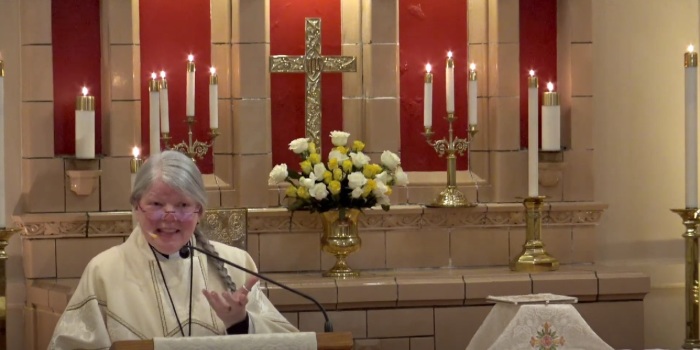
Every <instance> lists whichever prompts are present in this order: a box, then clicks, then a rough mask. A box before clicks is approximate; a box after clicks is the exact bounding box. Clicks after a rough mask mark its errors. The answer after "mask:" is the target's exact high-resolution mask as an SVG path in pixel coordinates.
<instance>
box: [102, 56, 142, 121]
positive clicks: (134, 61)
mask: <svg viewBox="0 0 700 350" xmlns="http://www.w3.org/2000/svg"><path fill="white" fill-rule="evenodd" d="M109 50H110V65H111V67H110V81H111V84H112V85H111V87H110V90H111V91H112V96H111V99H112V100H127V101H133V100H140V99H141V90H140V88H139V87H140V86H141V51H140V50H139V46H132V45H112V46H110V48H109ZM139 115H140V114H139Z"/></svg>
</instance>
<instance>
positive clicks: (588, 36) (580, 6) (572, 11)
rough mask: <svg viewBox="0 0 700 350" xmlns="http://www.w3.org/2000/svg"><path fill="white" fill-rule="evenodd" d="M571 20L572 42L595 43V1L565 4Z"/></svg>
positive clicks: (585, 0) (581, 0)
mask: <svg viewBox="0 0 700 350" xmlns="http://www.w3.org/2000/svg"><path fill="white" fill-rule="evenodd" d="M564 3H565V4H566V5H565V6H567V7H568V10H569V11H568V14H567V15H568V16H569V18H570V20H571V41H572V42H583V43H589V42H591V41H593V1H592V0H577V1H566V2H564Z"/></svg>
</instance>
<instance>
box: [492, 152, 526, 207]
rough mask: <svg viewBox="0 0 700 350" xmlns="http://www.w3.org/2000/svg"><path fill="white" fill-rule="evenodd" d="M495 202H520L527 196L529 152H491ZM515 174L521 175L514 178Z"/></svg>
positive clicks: (493, 199)
mask: <svg viewBox="0 0 700 350" xmlns="http://www.w3.org/2000/svg"><path fill="white" fill-rule="evenodd" d="M490 155H491V159H490V160H489V164H490V165H491V181H492V185H493V198H491V200H492V201H494V202H520V201H521V199H518V198H516V197H521V198H522V197H525V196H526V195H527V175H526V174H527V152H525V151H519V152H491V153H490ZM513 174H521V175H520V176H513Z"/></svg>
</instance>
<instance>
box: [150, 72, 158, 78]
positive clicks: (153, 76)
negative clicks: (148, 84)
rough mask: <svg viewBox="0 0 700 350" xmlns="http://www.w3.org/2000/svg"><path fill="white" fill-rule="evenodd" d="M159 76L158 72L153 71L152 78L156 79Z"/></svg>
mask: <svg viewBox="0 0 700 350" xmlns="http://www.w3.org/2000/svg"><path fill="white" fill-rule="evenodd" d="M157 77H158V75H156V72H153V73H151V79H153V80H156V78H157Z"/></svg>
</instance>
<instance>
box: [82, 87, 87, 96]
mask: <svg viewBox="0 0 700 350" xmlns="http://www.w3.org/2000/svg"><path fill="white" fill-rule="evenodd" d="M87 94H88V89H87V88H86V87H85V86H83V96H87Z"/></svg>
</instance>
